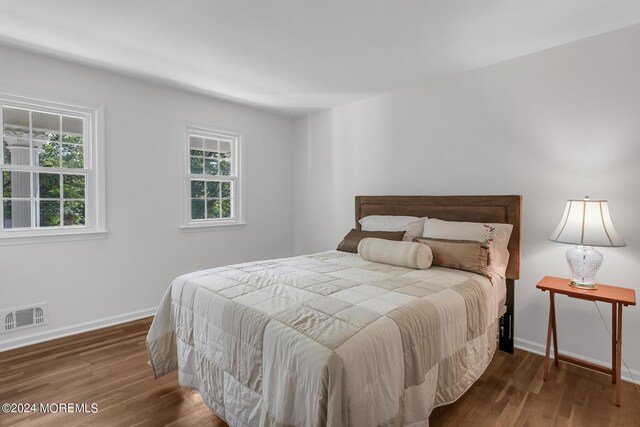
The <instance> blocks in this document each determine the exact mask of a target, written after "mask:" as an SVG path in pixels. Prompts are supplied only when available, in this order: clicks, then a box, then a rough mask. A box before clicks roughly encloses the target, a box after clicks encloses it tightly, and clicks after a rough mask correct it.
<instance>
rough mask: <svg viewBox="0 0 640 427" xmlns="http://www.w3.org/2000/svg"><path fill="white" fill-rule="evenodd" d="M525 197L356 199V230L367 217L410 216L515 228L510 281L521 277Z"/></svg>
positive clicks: (510, 261) (510, 248)
mask: <svg viewBox="0 0 640 427" xmlns="http://www.w3.org/2000/svg"><path fill="white" fill-rule="evenodd" d="M521 208H522V196H356V228H358V229H360V223H359V222H358V221H359V220H360V219H361V218H363V217H365V216H368V215H407V216H418V217H423V216H426V217H429V218H438V219H443V220H446V221H467V222H497V223H506V224H512V225H513V232H512V233H511V239H510V240H509V247H508V249H509V264H508V266H507V273H506V276H507V279H518V278H519V277H520V223H521V216H520V215H521Z"/></svg>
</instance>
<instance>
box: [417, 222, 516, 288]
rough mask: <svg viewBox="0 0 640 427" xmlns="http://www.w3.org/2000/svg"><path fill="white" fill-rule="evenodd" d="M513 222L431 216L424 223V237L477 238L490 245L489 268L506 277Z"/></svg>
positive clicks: (478, 240)
mask: <svg viewBox="0 0 640 427" xmlns="http://www.w3.org/2000/svg"><path fill="white" fill-rule="evenodd" d="M511 231H513V225H511V224H497V223H481V222H458V221H443V220H441V219H435V218H430V219H427V220H426V221H425V223H424V230H423V231H422V237H431V238H435V239H449V240H475V241H477V242H481V243H485V244H487V245H489V253H490V264H489V268H488V269H489V270H490V271H493V272H495V273H497V274H498V275H500V276H501V277H505V272H506V271H507V264H508V263H509V250H508V249H507V246H508V245H509V238H510V237H511Z"/></svg>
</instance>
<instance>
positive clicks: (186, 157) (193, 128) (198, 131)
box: [180, 123, 246, 230]
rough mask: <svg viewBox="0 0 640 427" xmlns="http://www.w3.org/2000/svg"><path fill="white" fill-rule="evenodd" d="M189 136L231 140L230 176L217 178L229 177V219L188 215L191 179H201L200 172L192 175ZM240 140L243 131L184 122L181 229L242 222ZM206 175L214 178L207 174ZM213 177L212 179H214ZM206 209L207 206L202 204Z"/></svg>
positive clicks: (242, 182)
mask: <svg viewBox="0 0 640 427" xmlns="http://www.w3.org/2000/svg"><path fill="white" fill-rule="evenodd" d="M191 136H197V137H203V138H212V139H216V138H222V139H226V140H232V143H231V145H232V155H231V163H232V166H231V170H232V174H231V175H230V176H224V177H220V178H223V179H225V178H229V179H230V180H231V181H233V192H234V194H233V206H232V212H233V217H232V218H217V219H211V218H208V219H192V217H191V181H192V180H200V179H202V178H203V175H199V174H191V170H190V161H191V148H190V140H189V138H190V137H191ZM243 142H244V134H243V133H241V132H237V131H234V130H229V129H224V128H220V127H217V126H208V125H202V124H197V123H185V125H184V127H183V137H182V138H181V141H180V152H181V156H180V160H181V176H182V183H181V186H180V228H181V229H183V230H190V229H196V230H197V229H201V228H203V227H205V228H206V227H229V226H238V225H245V224H246V223H245V220H244V180H243V179H242V163H243V154H244V150H243ZM204 176H205V177H206V175H204ZM209 177H216V176H215V175H209ZM214 180H215V179H214ZM205 209H206V207H205Z"/></svg>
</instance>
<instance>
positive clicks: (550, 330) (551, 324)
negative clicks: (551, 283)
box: [542, 292, 558, 381]
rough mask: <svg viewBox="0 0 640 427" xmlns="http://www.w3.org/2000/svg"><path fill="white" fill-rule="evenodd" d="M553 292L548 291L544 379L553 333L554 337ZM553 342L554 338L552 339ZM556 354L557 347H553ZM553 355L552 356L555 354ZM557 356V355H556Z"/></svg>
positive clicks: (546, 372) (547, 371) (545, 378)
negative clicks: (547, 325)
mask: <svg viewBox="0 0 640 427" xmlns="http://www.w3.org/2000/svg"><path fill="white" fill-rule="evenodd" d="M553 294H554V293H553V292H549V327H548V328H547V350H546V352H545V355H544V375H543V376H542V378H543V379H544V380H545V381H546V380H547V378H548V377H549V353H550V351H551V335H552V334H553V335H554V337H555V331H554V329H555V318H556V313H555V307H554V303H553ZM554 342H555V340H554ZM555 351H556V355H557V351H558V350H557V347H556V349H555ZM556 355H554V356H556ZM556 357H557V356H556ZM556 362H557V359H556Z"/></svg>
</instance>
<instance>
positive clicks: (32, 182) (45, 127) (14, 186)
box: [0, 98, 102, 237]
mask: <svg viewBox="0 0 640 427" xmlns="http://www.w3.org/2000/svg"><path fill="white" fill-rule="evenodd" d="M1 101H2V106H1V109H0V120H1V122H2V132H3V144H2V146H3V147H2V151H3V153H2V163H1V164H0V170H1V173H2V224H1V226H0V237H23V236H34V235H42V234H47V235H49V234H56V233H57V234H64V233H82V232H91V231H99V230H101V229H102V227H101V224H100V219H99V218H98V215H97V197H98V195H97V194H96V193H97V191H96V187H95V184H96V179H97V177H96V173H95V172H96V168H95V163H96V162H95V160H96V158H95V155H96V154H97V153H96V144H97V141H96V139H97V135H96V132H94V131H95V126H96V120H97V114H96V110H88V109H87V108H84V107H75V108H74V107H72V106H62V105H60V104H55V106H49V105H47V104H48V103H44V102H43V103H42V104H38V103H37V102H36V101H34V103H33V104H31V103H28V102H25V101H24V100H22V99H21V100H20V101H14V100H12V99H11V98H8V99H2V100H1ZM52 105H53V104H52Z"/></svg>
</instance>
